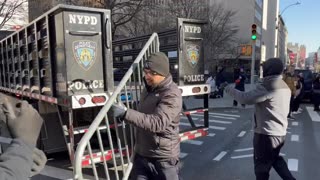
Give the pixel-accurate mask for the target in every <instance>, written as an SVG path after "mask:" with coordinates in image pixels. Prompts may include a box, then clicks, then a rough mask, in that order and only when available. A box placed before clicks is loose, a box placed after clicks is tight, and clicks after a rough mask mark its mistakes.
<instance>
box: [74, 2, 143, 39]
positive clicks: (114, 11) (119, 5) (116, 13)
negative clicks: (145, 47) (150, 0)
mask: <svg viewBox="0 0 320 180" xmlns="http://www.w3.org/2000/svg"><path fill="white" fill-rule="evenodd" d="M144 1H147V0H101V1H93V0H71V4H77V5H84V6H93V7H98V8H104V9H110V10H111V21H112V25H111V27H112V35H113V36H114V35H115V34H116V32H117V30H118V28H119V27H121V26H123V25H125V24H127V23H128V22H130V21H132V19H133V18H134V17H135V16H136V15H137V14H138V13H139V12H140V11H141V10H142V8H143V4H144V3H143V2H144Z"/></svg>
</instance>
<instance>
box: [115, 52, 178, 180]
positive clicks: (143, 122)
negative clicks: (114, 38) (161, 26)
mask: <svg viewBox="0 0 320 180" xmlns="http://www.w3.org/2000/svg"><path fill="white" fill-rule="evenodd" d="M143 71H144V74H145V76H144V80H145V87H146V88H144V90H143V92H142V94H141V98H140V103H139V107H138V111H135V110H133V109H128V110H126V109H125V108H123V107H122V106H119V105H116V104H114V105H113V106H112V107H111V112H112V114H113V116H114V117H121V118H123V119H124V120H125V121H126V122H128V123H130V124H133V125H134V126H135V127H136V131H135V132H136V134H135V138H136V139H135V147H134V150H135V154H136V155H135V159H134V164H133V168H134V169H133V179H135V180H148V179H150V180H151V179H152V180H154V179H156V180H178V179H179V175H178V172H179V168H178V164H179V154H180V140H179V121H180V112H181V109H182V97H181V92H180V90H179V89H178V86H177V85H176V84H175V83H174V82H173V81H172V76H171V75H170V72H169V59H168V57H167V56H166V55H165V54H163V53H161V52H158V53H154V54H152V55H151V56H150V57H149V58H148V60H147V61H146V63H145V66H144V69H143Z"/></svg>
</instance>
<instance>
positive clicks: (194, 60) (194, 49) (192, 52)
mask: <svg viewBox="0 0 320 180" xmlns="http://www.w3.org/2000/svg"><path fill="white" fill-rule="evenodd" d="M199 51H200V47H199V46H197V45H189V46H187V60H188V62H189V64H190V66H191V67H192V68H195V67H196V66H197V64H198V62H199V57H200V52H199Z"/></svg>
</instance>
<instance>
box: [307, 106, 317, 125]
mask: <svg viewBox="0 0 320 180" xmlns="http://www.w3.org/2000/svg"><path fill="white" fill-rule="evenodd" d="M306 109H307V111H308V114H309V116H310V118H311V120H312V121H314V122H320V115H319V114H318V113H317V112H316V111H314V110H313V107H310V106H308V107H306Z"/></svg>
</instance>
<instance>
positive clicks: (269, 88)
mask: <svg viewBox="0 0 320 180" xmlns="http://www.w3.org/2000/svg"><path fill="white" fill-rule="evenodd" d="M282 71H283V64H282V62H281V60H280V59H278V58H271V59H268V60H267V61H266V62H265V63H264V64H263V79H262V83H261V84H258V85H257V86H256V88H255V89H253V90H251V91H248V92H242V91H239V90H236V89H234V88H233V87H232V86H228V87H226V93H228V94H229V95H230V96H231V97H233V98H234V99H236V100H237V101H239V102H240V103H243V104H254V105H255V112H254V137H253V148H254V171H255V175H256V179H257V180H268V179H269V171H270V169H271V168H272V167H273V168H274V169H275V170H276V172H277V173H278V174H279V175H280V176H281V178H282V179H286V180H294V179H295V178H294V177H293V176H292V174H291V173H290V171H289V169H288V167H287V164H286V162H285V160H284V159H283V157H282V156H280V155H279V153H280V150H281V148H282V147H283V145H284V142H285V137H286V133H287V127H288V119H287V115H288V113H289V104H290V98H291V90H290V89H289V87H288V85H287V84H286V83H285V82H284V81H283V80H282V77H281V74H282Z"/></svg>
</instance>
